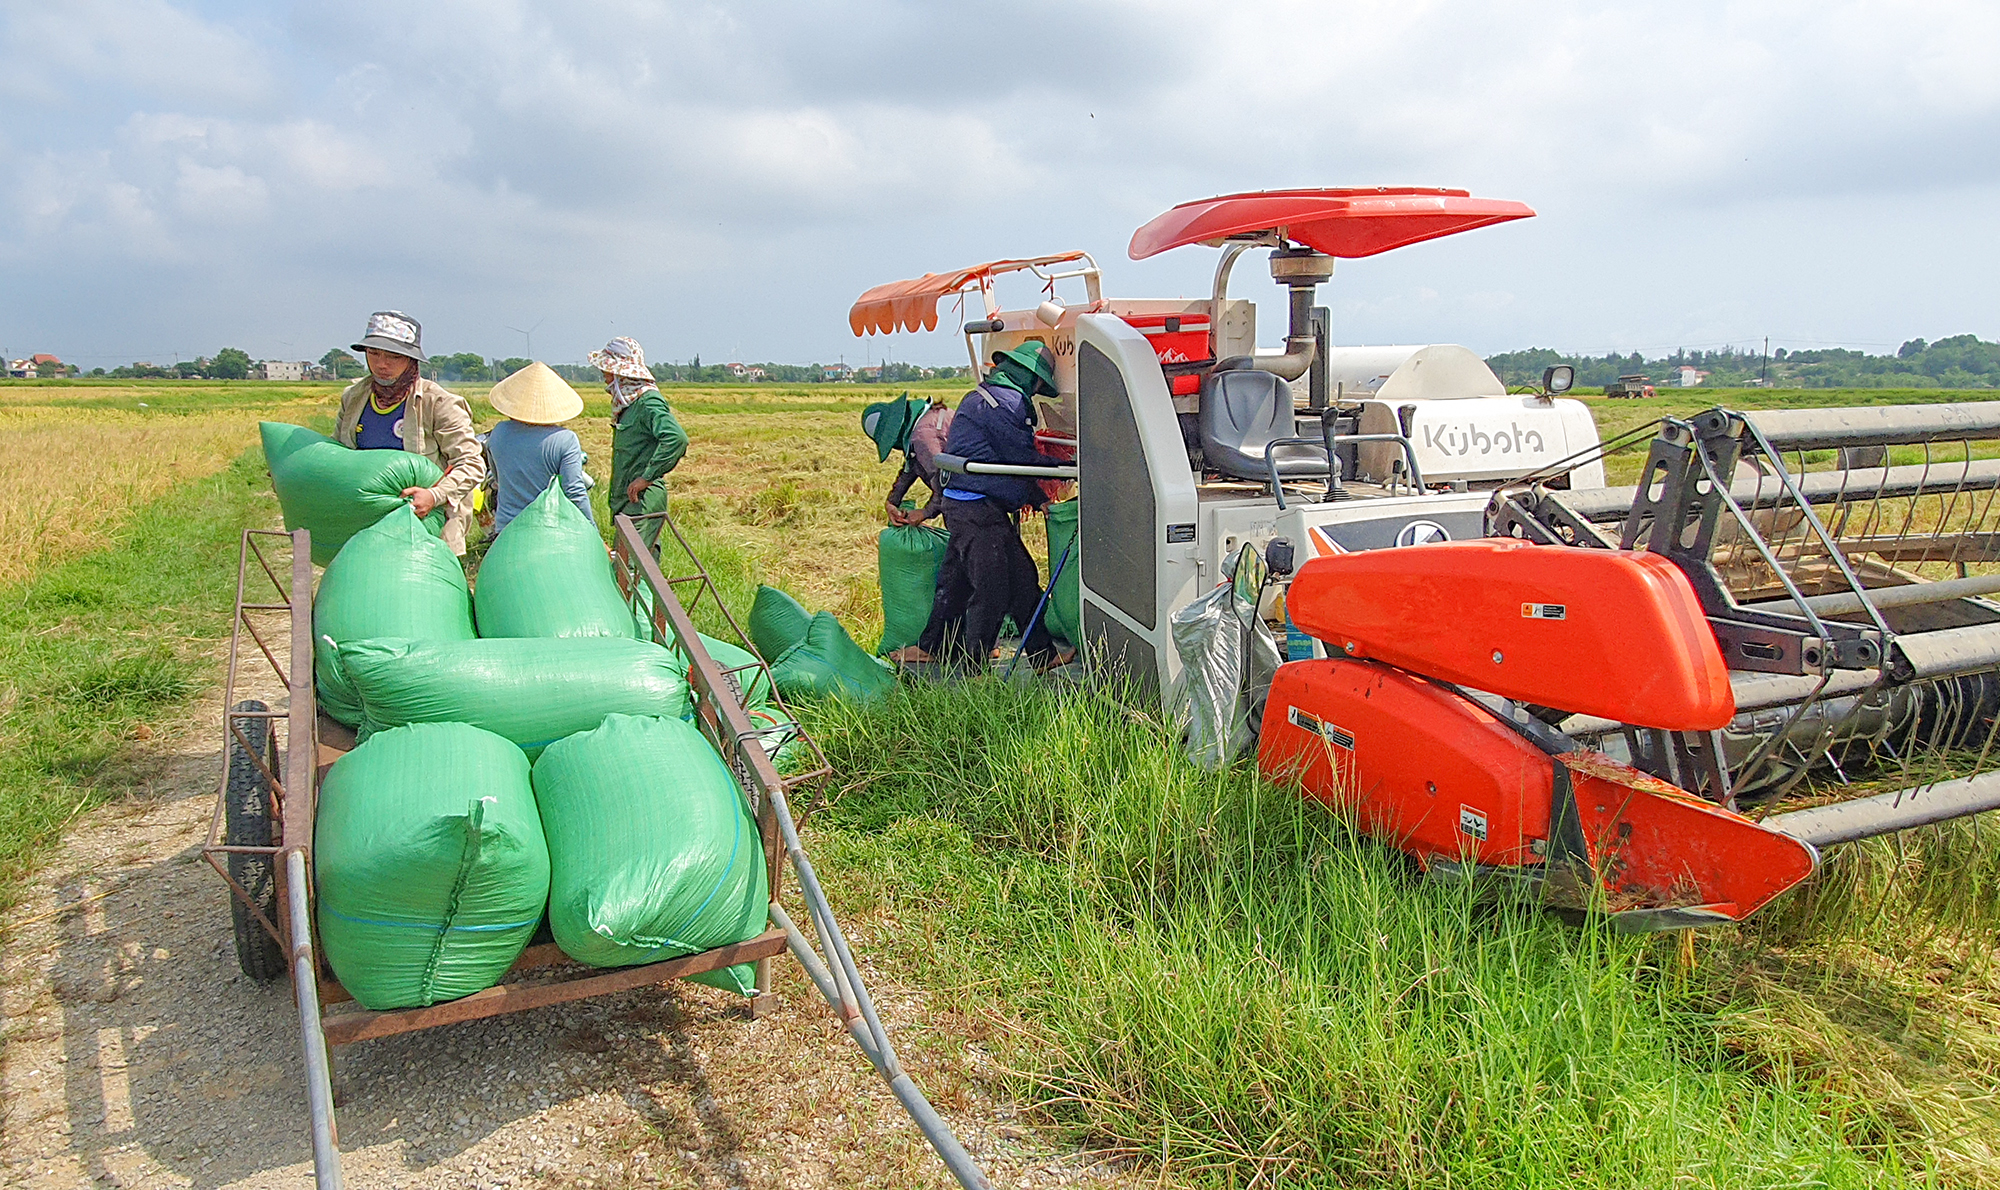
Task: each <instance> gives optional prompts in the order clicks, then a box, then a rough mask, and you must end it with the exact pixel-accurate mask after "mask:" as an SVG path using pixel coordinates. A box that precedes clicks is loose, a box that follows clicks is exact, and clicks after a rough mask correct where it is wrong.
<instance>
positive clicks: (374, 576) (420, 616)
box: [313, 504, 473, 727]
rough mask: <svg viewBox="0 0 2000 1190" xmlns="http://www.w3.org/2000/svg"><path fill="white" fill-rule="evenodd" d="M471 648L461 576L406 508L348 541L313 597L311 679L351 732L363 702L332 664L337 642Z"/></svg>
mask: <svg viewBox="0 0 2000 1190" xmlns="http://www.w3.org/2000/svg"><path fill="white" fill-rule="evenodd" d="M381 637H402V638H404V639H408V640H471V639H472V637H473V631H472V604H471V601H470V599H469V597H468V596H467V594H466V589H465V568H464V567H462V566H460V565H459V561H458V558H457V557H456V556H455V555H454V554H453V553H452V552H451V547H450V546H447V545H446V544H445V543H444V542H442V541H439V540H438V539H437V538H436V537H433V536H432V535H431V533H430V530H428V529H426V528H424V526H423V524H422V523H421V522H419V521H418V520H417V514H416V513H415V512H414V511H413V510H412V509H411V508H410V506H409V505H407V504H405V505H403V506H402V507H401V508H398V509H397V510H396V511H394V512H392V513H390V514H389V515H387V516H385V517H383V518H382V519H381V520H379V521H377V522H375V523H374V524H373V525H370V526H369V527H368V528H366V529H363V530H362V531H361V532H359V533H356V534H355V535H354V536H353V537H350V538H348V539H347V544H346V545H344V546H342V547H341V548H340V553H338V554H336V555H335V556H334V559H333V561H332V562H331V563H329V564H328V565H327V568H326V573H325V574H324V575H322V576H321V577H320V580H319V591H318V593H317V594H315V595H314V597H313V652H314V655H315V659H316V663H315V665H314V667H313V678H314V681H315V683H316V685H317V686H318V689H319V705H320V708H321V709H322V710H324V711H325V712H326V713H327V714H329V715H331V716H333V717H334V718H335V719H337V720H339V721H340V722H342V723H345V724H347V725H348V726H349V727H359V726H360V725H361V700H360V698H359V697H358V696H356V695H355V693H354V689H353V687H352V686H350V685H348V683H347V679H346V678H345V677H344V676H343V675H342V674H341V671H340V667H339V666H338V665H336V664H334V662H333V653H334V649H335V646H336V645H337V644H338V643H339V642H341V641H351V640H373V639H378V638H381Z"/></svg>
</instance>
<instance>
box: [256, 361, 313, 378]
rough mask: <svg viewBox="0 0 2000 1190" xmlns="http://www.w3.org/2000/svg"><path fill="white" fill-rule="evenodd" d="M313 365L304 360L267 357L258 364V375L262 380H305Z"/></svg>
mask: <svg viewBox="0 0 2000 1190" xmlns="http://www.w3.org/2000/svg"><path fill="white" fill-rule="evenodd" d="M311 366H312V365H311V364H308V363H306V362H304V361H303V360H279V359H267V360H264V361H262V362H261V363H259V364H258V365H257V375H258V378H259V379H261V380H304V379H305V378H306V369H307V368H309V367H311Z"/></svg>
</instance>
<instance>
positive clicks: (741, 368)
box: [729, 364, 764, 380]
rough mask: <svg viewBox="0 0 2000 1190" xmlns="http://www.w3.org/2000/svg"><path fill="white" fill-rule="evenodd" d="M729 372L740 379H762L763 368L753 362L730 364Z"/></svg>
mask: <svg viewBox="0 0 2000 1190" xmlns="http://www.w3.org/2000/svg"><path fill="white" fill-rule="evenodd" d="M729 374H730V375H731V376H735V377H737V378H738V379H742V380H762V379H763V378H764V369H762V368H760V367H758V366H757V365H755V364H730V365H729Z"/></svg>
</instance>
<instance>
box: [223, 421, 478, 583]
mask: <svg viewBox="0 0 2000 1190" xmlns="http://www.w3.org/2000/svg"><path fill="white" fill-rule="evenodd" d="M257 428H258V430H259V431H260V432H261V433H262V435H263V438H264V461H265V463H267V464H268V465H269V466H270V468H271V488H272V490H273V491H275V492H277V494H278V505H279V507H281V508H283V509H284V510H285V528H287V529H305V530H308V531H309V532H311V533H312V555H313V561H315V562H317V563H319V564H320V565H321V566H325V565H326V564H327V563H329V562H331V561H333V557H334V555H335V554H338V553H339V552H340V547H341V546H343V545H346V544H347V539H348V538H350V537H352V536H354V535H355V534H356V533H359V532H361V530H363V529H366V528H367V527H368V526H370V525H372V524H374V523H375V522H376V521H379V520H381V519H382V518H383V517H385V516H387V515H388V514H389V513H391V512H394V511H395V510H396V509H397V508H399V507H402V506H403V505H406V504H408V503H409V501H408V500H405V499H403V489H404V488H427V487H430V486H431V485H432V484H435V483H436V482H437V481H438V480H440V479H442V478H444V472H442V471H440V470H438V465H437V464H436V463H433V462H431V461H430V460H429V459H427V458H425V457H424V456H422V455H413V454H411V453H410V452H409V451H406V450H351V449H349V448H348V447H345V446H342V445H341V444H340V443H338V442H335V441H334V440H333V439H331V438H329V437H327V436H326V435H324V434H317V433H314V432H313V431H311V430H308V429H306V428H305V427H304V426H294V425H287V424H286V423H284V422H277V421H267V422H263V423H260V424H259V425H258V427H257ZM444 513H445V510H444V508H443V506H439V507H437V508H435V509H433V510H431V513H430V515H429V516H427V517H425V518H424V522H423V523H424V525H425V526H426V527H427V528H428V529H429V530H430V531H431V532H432V533H441V532H443V531H444Z"/></svg>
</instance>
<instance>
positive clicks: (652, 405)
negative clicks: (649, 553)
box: [590, 335, 688, 546]
mask: <svg viewBox="0 0 2000 1190" xmlns="http://www.w3.org/2000/svg"><path fill="white" fill-rule="evenodd" d="M590 364H591V366H592V367H594V368H596V369H597V370H598V371H599V372H602V373H603V374H604V391H606V392H608V393H610V394H611V491H610V493H609V495H610V502H611V514H612V515H613V516H616V515H618V514H619V513H624V514H625V515H626V516H630V517H637V516H642V515H644V514H647V513H654V512H662V511H664V510H665V509H666V507H667V484H666V475H667V472H669V471H672V470H673V469H674V468H675V467H676V466H677V465H679V463H680V461H681V456H682V455H685V454H686V453H687V448H688V436H687V431H686V430H683V429H682V428H681V423H680V422H679V421H677V420H675V418H674V411H673V410H672V409H669V408H668V407H667V401H666V398H665V397H662V396H661V395H660V386H659V385H658V384H656V383H654V381H653V373H652V371H651V370H650V369H648V368H647V367H646V352H645V351H644V349H642V348H641V347H640V346H639V344H638V342H637V341H636V340H633V339H629V338H626V337H625V336H624V335H620V336H618V337H617V338H615V339H613V340H611V341H610V342H609V343H606V344H605V345H604V349H603V350H602V351H593V352H591V353H590ZM640 534H641V536H643V537H644V538H645V539H646V544H647V545H650V546H657V545H658V544H659V540H660V522H659V521H657V520H654V521H647V522H646V523H645V526H644V528H643V529H641V530H640Z"/></svg>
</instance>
